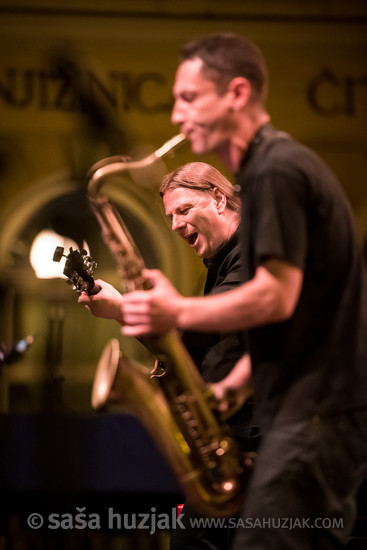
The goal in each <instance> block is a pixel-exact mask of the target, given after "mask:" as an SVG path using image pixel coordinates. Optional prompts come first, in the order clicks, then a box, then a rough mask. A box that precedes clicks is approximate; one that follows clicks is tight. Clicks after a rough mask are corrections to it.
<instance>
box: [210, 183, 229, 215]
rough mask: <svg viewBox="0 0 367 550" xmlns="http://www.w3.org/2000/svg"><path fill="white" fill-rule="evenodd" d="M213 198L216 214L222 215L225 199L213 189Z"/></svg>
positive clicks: (225, 204)
mask: <svg viewBox="0 0 367 550" xmlns="http://www.w3.org/2000/svg"><path fill="white" fill-rule="evenodd" d="M213 197H214V200H215V202H216V205H215V206H216V209H217V211H218V214H223V212H224V211H225V209H226V206H227V197H226V196H225V195H223V193H222V192H221V191H219V189H214V192H213Z"/></svg>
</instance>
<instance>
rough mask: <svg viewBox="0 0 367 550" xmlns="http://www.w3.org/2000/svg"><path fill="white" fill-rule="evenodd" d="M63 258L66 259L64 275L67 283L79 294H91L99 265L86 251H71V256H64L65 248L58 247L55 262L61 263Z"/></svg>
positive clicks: (54, 257)
mask: <svg viewBox="0 0 367 550" xmlns="http://www.w3.org/2000/svg"><path fill="white" fill-rule="evenodd" d="M62 257H65V258H66V261H65V267H64V271H63V273H64V275H65V276H66V277H67V281H66V282H67V283H68V284H70V285H72V288H73V290H75V292H76V293H77V294H78V296H79V295H80V294H81V293H82V292H89V293H90V292H91V291H92V290H93V288H94V278H93V273H94V270H95V269H96V267H97V263H96V262H95V261H94V260H93V259H92V258H91V257H90V256H89V254H88V252H87V251H86V250H73V249H72V248H70V249H69V254H68V255H67V256H66V255H65V254H64V248H63V247H62V246H57V247H56V250H55V252H54V255H53V261H54V262H59V261H60V260H61V258H62Z"/></svg>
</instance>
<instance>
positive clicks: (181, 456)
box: [88, 134, 252, 516]
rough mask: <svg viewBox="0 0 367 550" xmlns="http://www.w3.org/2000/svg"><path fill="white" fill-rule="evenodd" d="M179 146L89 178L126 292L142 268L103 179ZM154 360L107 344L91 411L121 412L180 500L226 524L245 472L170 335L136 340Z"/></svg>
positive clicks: (245, 463) (139, 280) (144, 285)
mask: <svg viewBox="0 0 367 550" xmlns="http://www.w3.org/2000/svg"><path fill="white" fill-rule="evenodd" d="M183 141H184V136H183V135H182V134H180V135H179V136H176V137H175V138H172V139H171V140H170V141H169V142H167V143H166V144H165V145H163V147H161V148H160V149H158V151H156V152H155V153H153V154H152V155H150V156H149V157H147V158H145V159H143V160H142V161H135V162H128V161H123V160H121V158H118V160H116V157H111V158H110V159H106V160H104V161H102V162H100V163H97V164H96V165H94V166H93V167H92V169H91V171H90V174H91V176H90V179H89V183H88V195H89V199H90V202H91V205H92V209H93V211H94V213H95V215H96V217H97V219H98V222H99V224H100V226H101V229H102V237H103V239H104V241H105V243H106V245H107V246H108V248H109V249H110V252H111V254H112V256H113V257H114V259H115V261H116V263H117V267H118V269H119V272H120V276H121V277H123V278H124V282H125V285H126V288H127V290H147V289H149V284H148V282H147V281H146V280H145V278H144V277H143V275H142V269H143V268H144V261H143V258H142V257H141V255H140V252H139V251H138V249H137V247H136V245H135V243H134V241H133V239H132V237H131V236H130V234H129V231H128V230H127V228H126V226H125V224H124V223H123V221H122V219H121V217H120V216H119V214H118V213H117V211H116V209H115V208H114V207H113V206H112V205H111V204H110V203H109V202H108V200H107V199H106V197H104V196H103V195H102V194H101V193H100V189H101V186H102V184H103V183H104V181H105V180H106V179H107V177H109V176H111V175H112V174H114V175H115V174H118V173H121V172H123V171H127V170H130V169H138V168H139V167H140V166H141V167H142V168H145V167H146V166H149V165H150V164H152V163H154V162H156V161H157V160H158V159H159V158H162V157H163V156H165V155H167V154H169V153H170V152H172V151H173V150H174V149H176V148H177V147H178V146H179V145H180V144H181V143H182V142H183ZM139 340H140V341H141V342H142V343H143V344H144V345H145V346H146V347H147V349H149V351H150V352H151V353H152V354H153V355H154V356H155V368H154V370H153V371H152V372H150V373H149V371H148V369H147V368H146V367H145V366H143V365H141V364H139V363H137V362H136V361H133V360H131V359H129V358H127V357H125V356H122V355H121V353H120V349H119V344H118V341H117V340H116V339H113V340H111V341H110V342H109V344H108V345H107V346H106V348H105V349H104V351H103V353H102V356H101V359H100V361H99V364H98V368H97V372H96V375H95V379H94V384H93V390H92V406H93V407H94V408H99V407H101V406H102V405H104V404H105V402H106V401H107V399H108V398H113V399H115V400H117V401H119V402H121V403H123V404H124V405H125V408H127V410H128V411H129V412H131V413H132V414H134V415H135V416H136V417H137V418H138V419H139V420H140V421H141V422H142V424H143V425H144V426H145V427H146V428H147V430H148V432H149V433H150V435H151V437H152V438H153V440H154V441H155V442H156V444H157V446H158V447H159V448H160V450H161V452H162V453H163V455H164V456H165V457H166V459H167V461H168V463H169V464H170V466H171V468H172V469H173V471H174V473H175V474H176V476H177V479H178V481H179V483H180V485H181V487H182V489H183V491H184V493H185V495H186V497H187V500H188V501H190V502H191V504H192V505H193V506H194V507H195V508H196V510H197V511H198V512H199V513H201V514H204V515H210V516H229V515H231V514H233V513H235V512H236V511H238V509H239V507H240V505H241V502H242V499H243V492H244V488H245V485H246V482H247V479H248V474H249V472H250V471H251V466H252V457H251V455H250V454H248V455H244V454H243V453H241V452H240V451H239V449H238V447H237V445H236V442H235V441H234V440H233V439H232V438H231V437H230V435H229V433H228V427H227V426H226V425H225V424H224V423H223V422H222V421H221V420H220V419H219V417H218V415H217V413H216V410H215V406H214V399H213V396H212V394H211V392H210V389H209V387H208V386H207V385H206V384H205V383H204V381H203V379H202V378H201V376H200V374H199V372H198V370H197V368H196V366H195V364H194V363H193V360H192V359H191V356H190V355H189V353H188V351H187V349H186V348H185V346H184V345H183V343H182V341H181V339H180V337H179V334H178V332H177V331H176V330H171V331H170V332H168V333H165V334H162V335H157V336H154V337H149V338H144V339H139Z"/></svg>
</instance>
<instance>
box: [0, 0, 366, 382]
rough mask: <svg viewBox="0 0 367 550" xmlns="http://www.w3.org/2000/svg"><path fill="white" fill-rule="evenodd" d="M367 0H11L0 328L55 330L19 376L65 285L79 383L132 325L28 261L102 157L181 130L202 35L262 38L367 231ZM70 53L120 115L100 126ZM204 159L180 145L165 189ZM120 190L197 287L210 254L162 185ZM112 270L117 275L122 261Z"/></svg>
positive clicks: (2, 99)
mask: <svg viewBox="0 0 367 550" xmlns="http://www.w3.org/2000/svg"><path fill="white" fill-rule="evenodd" d="M14 4H16V6H17V7H15V6H14ZM366 6H367V5H366V4H365V2H363V1H360V2H358V1H349V2H347V3H346V2H341V1H336V2H326V1H325V2H320V1H313V2H312V1H308V2H291V1H288V2H287V1H283V2H273V1H270V0H269V1H266V2H245V1H244V2H238V1H235V0H231V1H226V2H225V3H219V2H213V1H211V2H209V1H202V0H197V1H196V2H189V1H185V2H163V1H157V2H154V1H153V2H151V1H145V2H144V1H140V2H139V1H138V0H134V1H131V2H128V1H125V2H121V1H112V0H109V1H107V0H106V1H104V2H103V3H101V2H93V1H88V2H87V1H85V2H83V1H82V0H79V1H76V0H73V1H72V2H71V1H70V2H66V1H63V2H61V1H54V2H51V1H38V2H36V1H33V2H32V4H30V3H29V2H26V1H24V0H23V2H20V1H18V2H16V3H14V2H13V1H12V0H8V1H5V0H0V52H1V53H0V113H1V117H0V170H1V173H0V174H1V180H0V247H1V250H0V276H1V279H2V281H3V286H4V288H5V291H4V294H5V296H6V297H5V298H4V299H3V307H4V308H6V311H5V310H4V313H5V314H3V316H2V322H1V324H0V327H1V330H2V333H3V335H5V336H3V339H4V338H5V339H7V338H12V337H13V336H14V334H15V333H18V332H19V333H21V334H23V333H28V332H40V333H41V334H43V335H44V336H43V337H41V338H40V339H39V341H38V343H36V344H35V345H34V350H31V351H30V352H29V355H28V356H27V358H28V359H27V361H25V362H24V363H22V364H20V365H19V366H17V367H16V369H17V370H16V369H14V374H13V376H14V379H17V380H31V379H32V376H33V375H34V373H35V372H36V370H37V368H38V367H39V363H40V362H41V361H42V358H43V356H44V349H45V344H44V342H45V339H46V336H45V335H46V334H47V330H48V329H47V316H48V313H47V311H48V301H49V299H50V296H51V297H52V296H54V295H55V292H56V293H61V294H62V299H63V300H66V317H65V322H64V339H63V348H64V352H63V360H62V364H61V366H60V365H59V366H58V368H59V369H61V371H62V372H63V373H64V374H66V377H67V379H72V378H73V376H75V377H76V376H77V374H76V373H77V371H78V372H79V373H80V377H81V378H82V379H83V380H88V381H90V380H91V378H92V376H93V370H94V363H95V361H96V358H97V357H98V354H99V353H100V351H101V349H102V346H103V344H104V342H105V341H106V340H107V338H108V337H109V336H110V335H111V333H114V334H116V333H117V334H118V327H114V328H113V329H112V328H111V327H112V325H111V323H108V322H106V323H102V322H100V321H98V322H97V321H96V320H94V319H91V318H90V316H88V314H87V313H86V312H84V310H83V311H81V310H80V309H78V306H77V305H76V304H75V299H74V297H70V296H69V294H67V293H68V292H69V291H68V290H66V291H64V290H60V288H61V287H60V285H63V283H62V282H61V281H57V282H56V283H55V282H53V283H52V284H51V283H47V282H45V281H43V282H42V283H40V282H39V281H36V280H35V277H34V275H33V272H32V271H31V270H30V268H29V267H28V266H25V264H24V263H23V264H22V263H21V262H20V263H19V256H21V255H22V254H23V256H24V258H23V259H24V261H25V258H26V253H27V247H29V240H30V239H31V236H32V235H31V233H32V231H31V229H32V228H30V229H29V235H27V227H28V225H27V224H29V219H30V217H32V215H34V214H37V211H38V209H39V208H40V207H41V206H45V205H47V204H48V201H50V200H51V199H53V198H55V197H58V196H62V195H63V194H64V193H65V192H68V191H71V190H73V189H75V188H77V187H81V186H82V185H84V182H83V178H84V175H85V173H86V171H87V169H88V168H89V166H91V164H93V163H94V162H95V161H97V160H99V159H100V158H102V157H104V156H108V155H110V154H112V153H114V154H116V153H120V154H126V153H129V154H131V155H133V156H134V157H135V158H138V157H142V156H144V155H145V154H146V153H147V152H149V151H152V150H153V149H154V148H156V147H157V146H159V145H161V144H162V143H163V142H164V141H165V140H166V139H168V138H169V137H171V136H172V135H174V134H175V133H176V132H177V130H176V129H175V128H173V127H172V125H171V123H170V118H169V109H170V102H171V91H170V90H171V84H172V79H173V75H174V71H175V67H176V64H177V59H178V52H179V46H180V44H181V43H182V42H183V41H185V40H186V39H188V38H190V37H192V36H196V35H200V34H204V33H208V32H211V31H216V30H232V31H236V32H239V33H242V34H244V35H247V36H249V37H250V38H252V39H254V40H255V41H257V42H258V44H259V45H260V46H261V47H262V49H263V50H264V53H265V55H266V57H267V60H268V64H269V70H270V98H269V102H268V107H269V111H270V114H271V115H272V120H273V122H274V124H275V125H276V126H278V127H279V128H281V129H283V130H286V131H288V132H290V133H292V134H293V135H294V136H295V137H297V138H298V139H300V140H302V141H304V142H305V143H307V144H308V145H310V146H311V147H313V148H314V149H315V150H316V151H317V152H318V153H319V154H320V155H321V156H323V157H324V158H325V160H326V161H327V162H328V163H329V164H330V165H331V167H332V168H333V169H334V171H335V172H336V173H337V175H338V176H339V178H340V180H341V182H342V185H343V186H344V188H345V190H346V192H347V194H348V196H349V198H350V200H351V202H352V206H353V208H354V211H355V215H356V221H357V224H358V226H359V229H360V231H361V233H362V234H363V235H365V234H367V186H366V173H367V155H366V143H367V140H366V137H367V135H366V134H367V131H366V127H367V124H366V122H367V63H366V59H367V56H366V54H367V33H366V27H367V7H366ZM60 50H62V51H63V52H66V51H67V52H68V54H69V55H71V59H72V61H73V62H75V63H76V64H77V69H78V72H77V73H76V74H77V77H76V79H75V80H74V81H75V82H77V83H79V84H80V85H83V86H86V89H87V90H88V91H89V92H91V93H92V94H94V95H93V97H94V99H95V101H97V102H98V105H101V102H102V104H103V105H104V109H105V110H104V117H103V119H104V120H109V122H108V124H105V125H104V127H103V128H100V129H99V131H98V132H95V131H93V128H94V129H95V126H94V127H93V126H91V122H90V120H91V119H90V117H89V116H88V115H87V114H86V113H85V112H83V110H82V109H81V106H80V102H79V103H78V100H77V96H76V93H75V90H72V89H71V88H70V87H65V86H63V84H62V81H61V80H60V78H57V77H55V72H54V64H53V63H54V58H55V54H56V53H57V52H60ZM79 77H80V81H79ZM109 116H110V117H111V118H110V119H108V117H109ZM192 158H193V157H192V155H191V154H190V152H189V151H187V150H186V151H184V152H182V153H179V154H178V155H177V157H176V158H175V159H173V160H170V161H169V162H168V164H167V166H166V167H160V168H159V171H158V173H156V174H154V175H153V176H152V180H154V182H155V184H156V185H158V183H159V178H160V175H161V173H162V172H163V171H166V170H168V169H170V168H171V167H173V166H174V165H175V164H181V163H183V162H186V161H187V160H189V159H192ZM119 186H120V187H121V186H123V190H122V191H121V190H120V191H119V192H118V193H119V198H118V200H119V202H120V204H122V205H124V206H125V207H126V208H128V209H129V210H130V212H132V214H133V215H134V216H135V217H136V218H137V219H138V220H139V222H141V223H143V224H145V225H147V226H148V227H149V231H150V236H151V239H152V242H153V247H154V248H155V253H156V257H158V259H159V260H158V263H159V267H162V268H163V269H164V270H165V271H166V273H167V274H168V275H169V276H170V277H171V278H172V280H173V281H174V282H175V284H177V285H178V286H179V287H180V288H181V290H182V291H184V292H186V293H189V292H192V291H195V290H197V289H198V288H199V285H198V284H197V283H196V273H197V270H198V269H199V263H198V262H197V261H196V260H195V259H194V258H193V257H192V254H191V253H190V251H187V249H186V248H185V246H183V245H182V244H179V243H178V242H177V240H176V239H174V237H172V235H171V233H170V231H169V230H168V228H167V226H166V225H165V223H164V221H163V219H162V218H161V217H160V212H159V208H158V205H157V203H156V201H155V194H156V193H155V191H154V190H153V191H150V190H147V189H143V190H140V188H139V189H138V188H137V187H136V185H135V184H133V183H132V182H131V181H128V182H126V183H124V184H122V183H121V184H118V185H116V188H117V187H119ZM116 192H117V191H116ZM66 214H67V213H66ZM20 236H21V238H20ZM148 244H149V243H148ZM173 251H174V252H173ZM14 257H16V258H17V261H18V263H17V262H16V261H15V260H14ZM172 257H174V261H173V262H171V261H170V259H171V258H172ZM101 270H102V271H101V272H100V273H102V274H103V275H104V276H106V277H109V278H110V279H112V280H115V278H116V275H115V271H114V264H113V262H112V261H111V262H110V263H108V261H107V260H106V263H105V264H104V265H102V266H101ZM54 283H55V284H54ZM46 289H47V291H46ZM55 289H56V290H55ZM47 294H48V295H49V296H48V297H47V296H46V295H47ZM14 296H15V298H14ZM66 296H67V297H66ZM72 300H74V301H72ZM14 303H15V305H14ZM14 308H15V309H16V311H15V313H14V311H13V310H14ZM12 319H13V320H12ZM75 319H77V325H78V327H77V329H75V325H74V324H73V322H75ZM80 327H82V328H83V330H81V328H80ZM42 338H43V340H42ZM0 339H1V335H0ZM42 342H43V344H42ZM128 345H130V344H128ZM86 358H87V359H86ZM75 365H77V368H76V366H75ZM78 365H79V366H78ZM78 369H79V370H78Z"/></svg>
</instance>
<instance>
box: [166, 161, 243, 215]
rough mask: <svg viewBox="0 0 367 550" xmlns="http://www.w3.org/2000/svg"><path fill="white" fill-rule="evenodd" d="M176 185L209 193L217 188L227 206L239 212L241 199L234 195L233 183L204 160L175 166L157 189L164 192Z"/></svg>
mask: <svg viewBox="0 0 367 550" xmlns="http://www.w3.org/2000/svg"><path fill="white" fill-rule="evenodd" d="M177 187H187V188H188V189H195V190H197V191H203V192H207V193H210V192H212V191H213V189H218V191H220V192H221V193H222V194H223V195H224V196H225V197H226V199H227V208H229V209H230V210H233V211H234V212H236V213H237V214H239V213H240V209H241V201H240V198H239V197H238V195H236V193H235V191H234V189H233V185H232V184H231V182H230V181H228V180H227V178H225V177H224V176H223V174H221V173H220V172H219V170H217V169H216V168H214V166H211V165H210V164H206V163H205V162H189V163H188V164H184V165H183V166H180V167H179V168H176V170H174V171H173V172H171V173H170V174H167V175H166V176H164V178H163V180H162V184H161V186H160V189H159V194H160V196H161V197H164V194H165V193H166V192H167V191H168V190H169V189H175V188H177Z"/></svg>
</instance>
